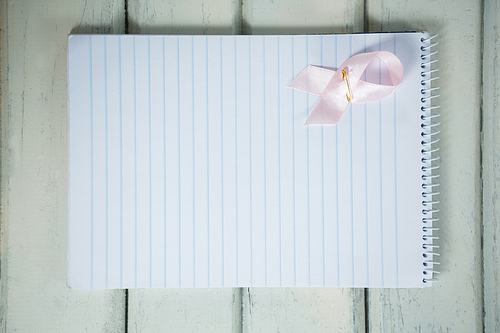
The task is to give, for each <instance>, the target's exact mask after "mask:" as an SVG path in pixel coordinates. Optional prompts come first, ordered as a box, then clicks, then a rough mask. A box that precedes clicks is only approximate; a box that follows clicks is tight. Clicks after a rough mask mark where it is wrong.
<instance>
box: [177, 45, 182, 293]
mask: <svg viewBox="0 0 500 333" xmlns="http://www.w3.org/2000/svg"><path fill="white" fill-rule="evenodd" d="M179 49H180V45H179V36H177V153H178V156H179V158H178V161H177V163H178V165H177V168H178V172H179V176H178V189H179V194H178V198H179V221H178V223H179V287H181V275H182V274H181V262H182V251H181V249H182V247H181V236H182V234H181V232H182V230H181V88H180V87H181V86H180V81H181V79H180V78H181V75H180V74H181V73H180V56H179V54H180V51H179Z"/></svg>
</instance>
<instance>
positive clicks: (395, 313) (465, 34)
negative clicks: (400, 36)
mask: <svg viewBox="0 0 500 333" xmlns="http://www.w3.org/2000/svg"><path fill="white" fill-rule="evenodd" d="M481 10H482V7H481V2H480V1H452V0H446V1H440V2H439V3H438V2H435V1H432V0H424V1H411V0H398V1H394V0H376V1H370V2H367V18H368V27H369V29H370V31H415V30H416V31H419V30H427V31H429V32H430V33H431V34H433V33H437V34H439V36H438V37H437V38H436V39H435V41H437V42H439V43H440V44H439V45H438V46H437V47H436V49H437V50H438V51H439V53H438V57H437V58H438V59H439V62H438V64H437V67H438V68H439V72H438V76H439V77H440V79H439V80H437V83H436V84H435V85H436V86H441V89H440V90H439V92H438V93H439V94H440V95H441V97H440V98H438V99H437V100H436V101H434V100H433V104H440V105H441V109H440V111H441V120H440V121H441V122H442V126H441V130H442V132H441V135H440V138H441V141H440V142H439V144H438V146H439V147H440V148H441V150H440V151H439V155H440V156H441V160H442V161H441V169H440V173H441V177H440V183H441V187H440V189H439V190H440V192H441V195H440V196H439V199H440V201H441V203H440V204H439V205H438V206H439V208H440V210H441V211H440V213H438V215H439V217H440V219H441V221H440V222H439V223H438V224H439V227H440V228H441V230H440V231H439V232H438V234H439V236H440V239H439V240H438V241H437V242H436V243H437V244H438V245H440V246H441V248H440V249H439V251H438V252H440V253H441V256H440V259H439V260H440V261H441V265H440V266H437V267H436V268H437V270H439V271H441V274H440V275H439V276H438V278H439V279H440V282H439V283H435V284H434V286H433V287H432V288H429V289H397V290H396V289H382V290H377V289H370V290H369V291H368V302H369V306H368V312H369V320H368V322H369V329H370V331H372V332H416V331H422V332H444V331H453V332H455V331H456V332H477V331H482V329H483V321H482V311H483V304H482V299H483V296H482V281H481V270H482V260H481V259H482V256H481V183H480V181H481V178H480V176H481V164H480V162H481V148H480V120H481V109H480V107H481V47H482V45H481V36H482V34H481V28H482V27H481V19H482V17H481V15H482V11H481ZM433 41H434V40H433Z"/></svg>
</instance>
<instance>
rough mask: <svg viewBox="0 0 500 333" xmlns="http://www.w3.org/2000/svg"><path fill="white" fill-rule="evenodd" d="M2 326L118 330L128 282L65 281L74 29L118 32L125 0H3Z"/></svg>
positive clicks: (18, 329)
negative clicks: (96, 285)
mask: <svg viewBox="0 0 500 333" xmlns="http://www.w3.org/2000/svg"><path fill="white" fill-rule="evenodd" d="M1 11H2V67H1V78H2V94H1V97H2V104H1V105H2V110H1V123H2V129H1V130H2V158H1V163H2V183H1V184H2V187H1V190H2V193H1V195H2V256H1V262H2V270H1V273H2V274H1V290H2V313H1V317H0V318H1V326H2V332H33V331H40V332H101V331H106V332H121V331H123V328H124V322H125V320H124V319H125V313H124V308H125V301H124V291H121V290H109V291H103V290H96V291H74V290H70V289H69V288H68V287H67V285H66V244H67V243H66V237H67V210H68V205H67V193H68V191H67V186H68V166H67V164H68V154H67V150H68V141H67V137H68V126H67V119H68V118H67V103H66V101H67V97H66V96H67V94H66V46H67V35H68V34H69V33H70V32H71V31H73V32H75V33H76V32H78V33H82V32H92V33H120V32H123V31H124V28H125V17H124V2H123V1H122V0H106V1H99V0H87V1H78V0H52V1H30V0H25V1H24V0H20V1H9V2H7V1H3V2H2V7H1Z"/></svg>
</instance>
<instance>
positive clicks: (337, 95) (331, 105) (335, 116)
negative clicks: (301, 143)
mask: <svg viewBox="0 0 500 333" xmlns="http://www.w3.org/2000/svg"><path fill="white" fill-rule="evenodd" d="M375 57H379V58H380V59H382V61H384V63H385V64H386V65H387V68H388V71H389V75H390V78H391V81H392V85H390V86H386V85H380V84H375V83H369V82H366V81H363V80H361V76H362V75H363V72H364V71H365V70H366V67H367V66H368V64H369V63H370V62H371V61H372V60H373V59H374V58H375ZM343 70H345V71H346V73H347V80H345V79H343V75H342V71H343ZM403 76H404V68H403V64H402V63H401V61H400V60H399V59H398V57H396V56H395V55H394V54H392V53H391V52H387V51H380V52H369V53H362V54H357V55H355V56H352V57H350V58H349V59H347V60H346V61H345V62H344V63H343V64H342V66H340V67H339V68H338V70H337V71H333V70H330V69H326V68H322V67H317V66H313V65H310V66H308V67H307V68H306V69H304V70H303V71H302V72H300V73H299V75H297V76H296V77H295V79H294V80H293V82H292V83H291V84H290V87H291V88H293V89H297V90H302V91H305V92H308V93H311V94H315V95H321V97H320V99H319V101H318V103H317V104H316V106H315V107H314V109H313V110H312V112H311V114H310V115H309V118H307V121H306V123H305V124H306V125H309V124H336V123H337V122H338V121H339V119H340V116H341V115H342V113H344V110H345V109H346V108H347V106H348V105H349V101H348V99H347V96H350V97H351V102H352V103H369V102H374V101H378V100H381V99H382V98H385V97H387V96H389V95H390V94H392V93H393V92H394V90H396V88H397V87H399V85H400V84H401V82H402V81H403ZM349 88H350V91H349Z"/></svg>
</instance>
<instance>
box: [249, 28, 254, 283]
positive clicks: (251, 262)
mask: <svg viewBox="0 0 500 333" xmlns="http://www.w3.org/2000/svg"><path fill="white" fill-rule="evenodd" d="M251 40H252V39H251V37H248V124H249V131H248V133H249V143H250V144H249V152H250V154H249V155H250V161H249V167H250V286H253V200H252V187H253V184H252V55H251V52H252V43H251Z"/></svg>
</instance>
